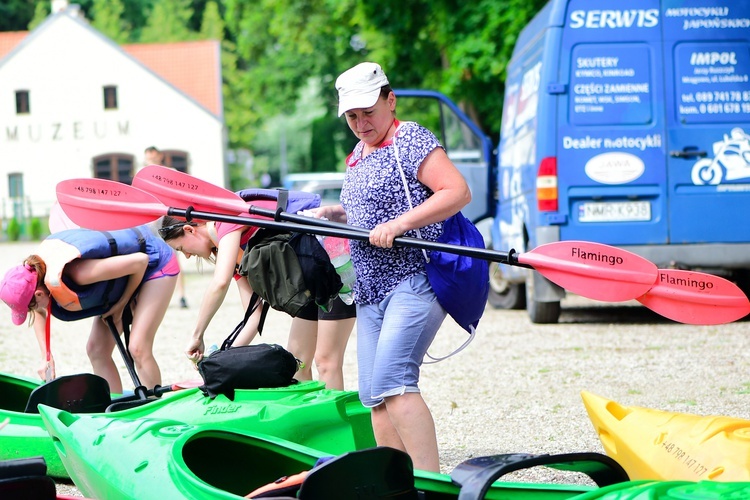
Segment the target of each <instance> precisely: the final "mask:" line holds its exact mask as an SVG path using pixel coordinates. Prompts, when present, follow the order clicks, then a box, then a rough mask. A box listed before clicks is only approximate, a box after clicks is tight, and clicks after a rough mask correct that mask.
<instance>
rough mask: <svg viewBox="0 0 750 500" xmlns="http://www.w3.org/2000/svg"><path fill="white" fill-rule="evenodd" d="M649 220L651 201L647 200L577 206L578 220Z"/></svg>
mask: <svg viewBox="0 0 750 500" xmlns="http://www.w3.org/2000/svg"><path fill="white" fill-rule="evenodd" d="M649 220H651V203H650V202H648V201H623V202H609V203H581V204H580V205H579V206H578V221H579V222H624V221H649Z"/></svg>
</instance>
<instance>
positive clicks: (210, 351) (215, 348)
mask: <svg viewBox="0 0 750 500" xmlns="http://www.w3.org/2000/svg"><path fill="white" fill-rule="evenodd" d="M218 350H219V346H217V345H216V344H211V345H210V346H208V349H206V352H205V353H204V354H203V357H204V358H207V357H209V356H210V355H212V354H213V353H215V352H216V351H218Z"/></svg>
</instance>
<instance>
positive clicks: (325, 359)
mask: <svg viewBox="0 0 750 500" xmlns="http://www.w3.org/2000/svg"><path fill="white" fill-rule="evenodd" d="M355 321H356V318H346V319H339V320H325V321H318V342H317V344H316V346H315V367H316V368H317V369H318V378H319V379H320V380H321V381H322V382H325V384H326V388H327V389H339V390H342V391H343V390H344V352H346V344H347V343H348V342H349V336H350V335H351V333H352V328H354V323H355Z"/></svg>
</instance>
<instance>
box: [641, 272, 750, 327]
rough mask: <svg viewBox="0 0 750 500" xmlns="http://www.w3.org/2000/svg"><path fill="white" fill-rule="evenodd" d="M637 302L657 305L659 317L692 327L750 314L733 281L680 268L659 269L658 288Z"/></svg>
mask: <svg viewBox="0 0 750 500" xmlns="http://www.w3.org/2000/svg"><path fill="white" fill-rule="evenodd" d="M637 300H638V302H640V303H641V304H643V305H644V306H646V307H648V308H652V307H651V305H652V304H654V303H658V307H659V311H658V312H659V314H661V315H662V316H664V317H666V318H669V319H672V320H675V321H679V322H681V323H688V324H691V325H720V324H724V323H730V322H732V321H736V320H738V319H740V318H744V317H745V316H747V315H748V314H750V302H748V300H747V297H746V296H745V294H744V293H743V292H742V290H740V289H739V288H738V287H737V286H736V285H735V284H734V283H732V282H731V281H728V280H725V279H724V278H720V277H719V276H714V275H712V274H705V273H698V272H694V271H683V270H679V269H659V276H658V279H657V281H656V285H654V287H653V288H651V290H649V291H648V293H647V294H645V295H643V296H642V297H638V299H637ZM652 309H653V308H652Z"/></svg>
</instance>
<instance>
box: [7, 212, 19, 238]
mask: <svg viewBox="0 0 750 500" xmlns="http://www.w3.org/2000/svg"><path fill="white" fill-rule="evenodd" d="M6 230H7V231H8V239H9V240H10V241H18V239H19V238H20V237H21V224H19V222H18V220H17V219H16V218H15V217H14V218H13V219H10V220H9V221H8V228H7V229H6Z"/></svg>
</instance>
